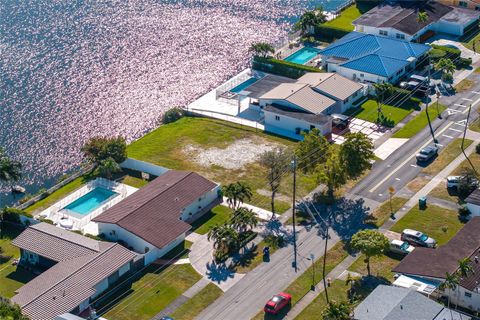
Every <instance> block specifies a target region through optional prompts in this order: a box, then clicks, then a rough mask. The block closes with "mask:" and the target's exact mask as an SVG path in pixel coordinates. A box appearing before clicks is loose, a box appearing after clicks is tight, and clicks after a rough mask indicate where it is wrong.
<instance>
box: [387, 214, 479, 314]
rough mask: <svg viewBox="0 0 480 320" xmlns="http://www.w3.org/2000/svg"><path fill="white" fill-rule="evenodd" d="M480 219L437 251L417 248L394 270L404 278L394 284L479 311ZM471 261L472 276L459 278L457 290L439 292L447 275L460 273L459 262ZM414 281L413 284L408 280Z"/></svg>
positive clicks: (474, 219)
mask: <svg viewBox="0 0 480 320" xmlns="http://www.w3.org/2000/svg"><path fill="white" fill-rule="evenodd" d="M479 230H480V217H473V218H472V219H471V220H470V221H469V222H468V223H467V224H465V226H464V227H463V228H462V229H461V230H460V231H458V233H457V234H456V235H455V236H454V237H453V238H452V239H451V240H450V241H449V242H448V243H447V244H445V245H443V246H440V247H438V248H436V249H432V248H420V247H418V248H416V249H415V250H414V251H413V252H412V253H410V254H408V255H407V256H406V257H405V258H404V259H403V260H402V261H401V262H400V263H399V264H398V265H397V266H396V267H395V268H394V269H393V271H394V272H395V273H397V274H398V275H401V276H400V277H399V278H398V279H397V280H396V281H395V282H394V283H393V284H394V285H396V286H400V287H407V288H410V289H414V290H417V291H419V292H422V293H424V294H427V295H432V296H436V297H446V298H448V299H449V300H450V302H451V303H453V304H456V305H459V306H461V307H463V308H466V309H469V310H472V311H474V312H478V311H480V233H479ZM464 258H469V259H470V261H471V266H472V268H473V271H474V272H473V273H471V274H470V275H469V276H468V277H466V278H460V279H459V284H458V285H457V286H456V288H455V289H445V290H441V289H440V284H441V283H442V282H444V281H445V276H446V273H447V272H448V273H449V274H453V273H455V272H457V270H458V261H459V260H461V259H464ZM409 279H410V280H411V281H410V282H409V281H407V280H409Z"/></svg>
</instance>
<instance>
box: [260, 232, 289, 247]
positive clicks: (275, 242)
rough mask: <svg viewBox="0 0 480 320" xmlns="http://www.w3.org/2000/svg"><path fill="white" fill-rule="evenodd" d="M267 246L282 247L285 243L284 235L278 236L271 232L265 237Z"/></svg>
mask: <svg viewBox="0 0 480 320" xmlns="http://www.w3.org/2000/svg"><path fill="white" fill-rule="evenodd" d="M264 241H265V243H266V244H267V246H269V247H272V248H273V249H277V248H281V247H283V246H284V245H285V239H284V238H283V237H282V236H277V235H273V234H269V235H268V236H266V237H265V239H264Z"/></svg>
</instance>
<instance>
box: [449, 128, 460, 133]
mask: <svg viewBox="0 0 480 320" xmlns="http://www.w3.org/2000/svg"><path fill="white" fill-rule="evenodd" d="M448 130H452V131H456V132H463V131H462V130H458V129H453V128H448Z"/></svg>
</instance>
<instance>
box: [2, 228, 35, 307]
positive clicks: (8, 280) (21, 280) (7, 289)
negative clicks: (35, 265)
mask: <svg viewBox="0 0 480 320" xmlns="http://www.w3.org/2000/svg"><path fill="white" fill-rule="evenodd" d="M21 232H22V229H21V228H18V227H15V226H14V225H11V224H8V223H3V225H2V229H1V233H0V247H1V248H2V249H3V254H2V256H3V258H0V296H3V297H7V298H11V297H13V296H14V295H15V290H17V289H18V288H20V287H21V286H23V285H24V284H25V283H27V282H28V281H30V280H32V279H33V278H34V277H35V276H34V275H33V274H31V273H30V272H27V271H25V270H24V269H22V268H18V269H17V267H16V266H12V260H13V259H14V258H19V257H20V250H19V249H18V248H17V247H15V246H13V245H12V244H11V242H12V240H13V239H15V238H16V237H17V236H18V235H19V234H20V233H21ZM8 257H11V258H10V259H7V258H8Z"/></svg>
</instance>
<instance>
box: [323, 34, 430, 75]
mask: <svg viewBox="0 0 480 320" xmlns="http://www.w3.org/2000/svg"><path fill="white" fill-rule="evenodd" d="M428 50H430V46H427V45H424V44H419V43H412V42H408V41H405V40H399V39H393V38H387V37H381V36H376V35H372V34H365V33H360V32H351V33H349V34H347V35H346V36H345V37H343V38H341V39H340V40H338V41H336V42H334V43H333V44H331V45H330V46H328V47H327V48H326V49H324V50H322V51H320V54H321V55H323V56H327V57H338V58H343V59H348V61H347V62H344V63H343V64H342V66H344V67H347V68H351V69H354V70H359V71H364V72H366V73H371V74H376V75H380V76H384V77H389V76H392V75H394V74H395V73H396V72H397V71H398V70H400V69H401V68H403V67H404V66H406V65H408V64H409V62H408V60H407V59H408V58H410V57H414V58H419V57H420V56H422V55H423V54H424V53H425V52H427V51H428Z"/></svg>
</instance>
